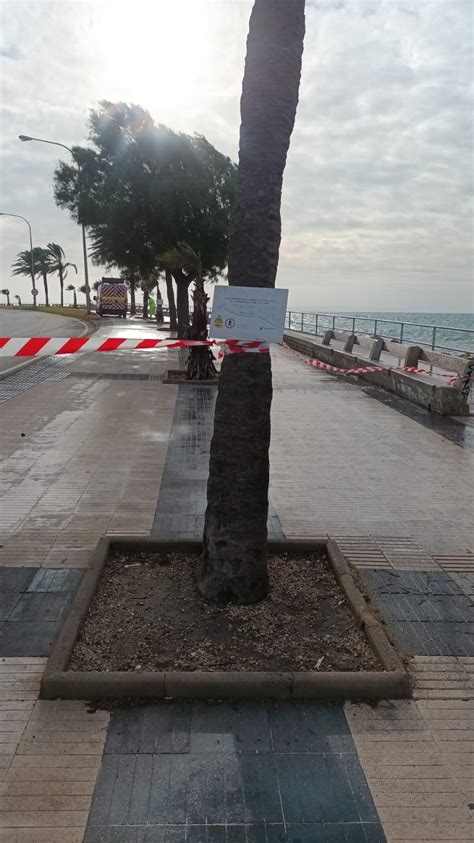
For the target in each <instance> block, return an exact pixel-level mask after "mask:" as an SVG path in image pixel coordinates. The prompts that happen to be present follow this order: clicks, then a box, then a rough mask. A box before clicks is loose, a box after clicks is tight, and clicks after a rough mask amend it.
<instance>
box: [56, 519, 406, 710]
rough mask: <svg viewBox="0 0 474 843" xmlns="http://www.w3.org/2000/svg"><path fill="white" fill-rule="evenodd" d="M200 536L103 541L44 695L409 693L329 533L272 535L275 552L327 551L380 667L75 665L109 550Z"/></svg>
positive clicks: (191, 548) (168, 546) (179, 545)
mask: <svg viewBox="0 0 474 843" xmlns="http://www.w3.org/2000/svg"><path fill="white" fill-rule="evenodd" d="M201 549H202V548H201V546H200V544H198V543H196V542H175V541H162V540H154V539H144V538H137V537H130V536H121V537H117V536H114V538H113V539H107V538H103V539H101V540H100V541H99V544H98V545H97V547H96V549H95V551H94V553H93V555H92V558H91V567H90V568H89V570H88V571H87V572H86V574H85V577H84V579H83V582H82V584H81V586H80V588H79V590H78V593H77V595H76V599H75V601H74V603H73V605H72V607H71V609H70V611H69V615H68V617H67V619H66V621H65V624H64V627H63V629H62V632H61V634H60V636H59V639H58V641H57V643H56V645H55V646H54V649H53V652H52V655H51V657H50V659H49V661H48V665H47V668H46V671H45V673H44V676H43V679H42V683H41V692H40V696H41V697H42V698H43V699H58V698H62V699H83V700H105V699H118V698H126V697H128V698H130V697H137V698H143V697H146V698H153V699H163V698H170V697H172V698H186V699H210V700H222V699H263V698H265V699H295V700H296V699H382V698H385V697H391V698H395V697H396V698H400V697H406V696H409V694H410V681H409V676H408V673H407V672H406V670H405V667H404V665H403V662H402V660H401V659H400V657H399V655H398V654H397V652H396V650H395V649H394V647H393V646H392V644H391V643H390V642H389V640H388V638H387V636H386V634H385V630H384V627H383V625H382V624H381V622H380V621H379V620H378V618H377V617H376V615H375V614H374V613H373V612H372V610H371V609H370V607H369V605H368V604H367V603H366V601H365V598H364V596H363V595H362V593H361V591H360V590H359V588H358V586H357V584H356V582H355V580H354V578H353V576H352V573H351V571H350V568H349V566H348V565H347V563H346V561H345V559H344V557H343V556H342V555H341V554H340V552H339V551H338V549H337V547H336V546H335V545H334V544H332V543H331V542H329V543H326V541H324V540H312V541H311V540H308V541H304V542H301V541H291V540H289V541H280V542H270V543H269V552H270V553H274V554H278V553H286V554H292V553H293V554H295V555H297V554H302V553H303V554H311V553H315V552H325V553H326V554H327V556H328V558H329V561H330V565H331V567H332V570H333V572H334V574H335V576H336V579H337V580H338V582H339V585H340V588H341V597H342V596H345V598H346V600H347V602H348V604H349V606H350V608H351V610H352V613H353V615H354V616H355V618H356V621H357V625H358V627H359V629H360V630H363V632H364V633H365V636H366V638H367V641H368V642H369V643H370V645H371V647H372V649H373V651H374V653H375V654H376V656H377V657H378V659H379V661H380V663H381V665H382V666H383V669H382V670H371V671H357V672H356V671H336V670H334V671H327V672H325V673H323V672H316V671H288V672H285V671H271V670H269V671H261V670H256V671H251V670H238V671H235V670H229V671H217V670H216V671H156V672H141V673H138V672H136V671H134V672H132V671H130V672H128V671H123V672H121V671H110V670H104V671H103V672H102V671H82V670H81V671H73V670H68V665H69V662H70V658H71V654H72V652H73V650H74V646H75V644H76V642H77V639H78V637H79V635H80V633H81V629H82V626H83V624H84V621H85V619H86V616H87V614H88V611H89V607H90V606H91V604H92V601H93V600H94V597H95V595H96V592H97V590H98V588H99V585H100V581H101V576H102V573H103V570H104V566H105V564H106V561H107V559H108V556H109V553H110V551H111V550H112V551H114V550H118V551H128V552H135V553H139V552H147V553H163V554H166V553H168V554H169V553H175V554H176V553H185V554H192V555H194V556H195V555H197V554H198V553H199V552H200V551H201Z"/></svg>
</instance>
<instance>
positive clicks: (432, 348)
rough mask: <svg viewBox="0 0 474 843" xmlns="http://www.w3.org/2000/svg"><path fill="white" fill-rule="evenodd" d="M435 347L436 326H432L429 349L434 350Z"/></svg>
mask: <svg viewBox="0 0 474 843" xmlns="http://www.w3.org/2000/svg"><path fill="white" fill-rule="evenodd" d="M435 348H436V328H433V339H432V340H431V350H432V351H434V350H435Z"/></svg>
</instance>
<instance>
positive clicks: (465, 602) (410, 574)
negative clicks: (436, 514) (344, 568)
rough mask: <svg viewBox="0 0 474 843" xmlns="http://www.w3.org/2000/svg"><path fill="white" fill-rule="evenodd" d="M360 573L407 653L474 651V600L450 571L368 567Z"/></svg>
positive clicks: (463, 653)
mask: <svg viewBox="0 0 474 843" xmlns="http://www.w3.org/2000/svg"><path fill="white" fill-rule="evenodd" d="M360 575H361V577H362V579H363V580H364V582H365V583H366V585H367V587H368V590H369V592H370V594H371V596H372V598H373V599H374V601H375V602H376V604H377V605H378V607H379V608H380V610H381V612H382V614H383V616H384V618H385V621H386V623H387V626H388V628H389V630H390V631H391V632H392V634H393V636H394V638H395V640H396V641H397V642H398V644H399V646H400V647H401V649H402V650H403V651H404V652H406V653H408V654H410V655H427V656H472V655H474V602H473V600H472V599H471V597H469V596H468V595H466V594H465V593H464V592H463V590H462V588H461V587H460V585H459V584H458V583H457V582H456V581H455V580H454V579H453V578H452V577H451V576H450V575H449V574H446V573H444V572H438V571H430V572H420V571H409V570H407V571H384V570H364V571H361V572H360Z"/></svg>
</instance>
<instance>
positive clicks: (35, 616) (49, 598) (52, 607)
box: [9, 592, 70, 622]
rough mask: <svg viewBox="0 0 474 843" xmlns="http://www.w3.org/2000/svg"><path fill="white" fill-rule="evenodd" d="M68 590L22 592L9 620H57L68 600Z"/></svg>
mask: <svg viewBox="0 0 474 843" xmlns="http://www.w3.org/2000/svg"><path fill="white" fill-rule="evenodd" d="M69 597H70V595H69V592H58V593H53V594H49V593H47V592H43V593H35V592H29V593H27V594H22V595H21V597H20V599H19V601H18V603H17V604H16V606H15V608H14V610H13V612H12V613H11V615H10V618H9V620H10V622H11V621H58V620H59V618H60V617H61V615H62V614H63V612H64V609H65V607H66V604H67V603H68V601H69Z"/></svg>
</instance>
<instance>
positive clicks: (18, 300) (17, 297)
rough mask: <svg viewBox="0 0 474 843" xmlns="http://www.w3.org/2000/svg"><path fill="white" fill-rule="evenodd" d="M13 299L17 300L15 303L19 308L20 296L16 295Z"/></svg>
mask: <svg viewBox="0 0 474 843" xmlns="http://www.w3.org/2000/svg"><path fill="white" fill-rule="evenodd" d="M14 298H15V299H16V300H17V302H18V307H21V298H20V296H18V295H16V296H14Z"/></svg>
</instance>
